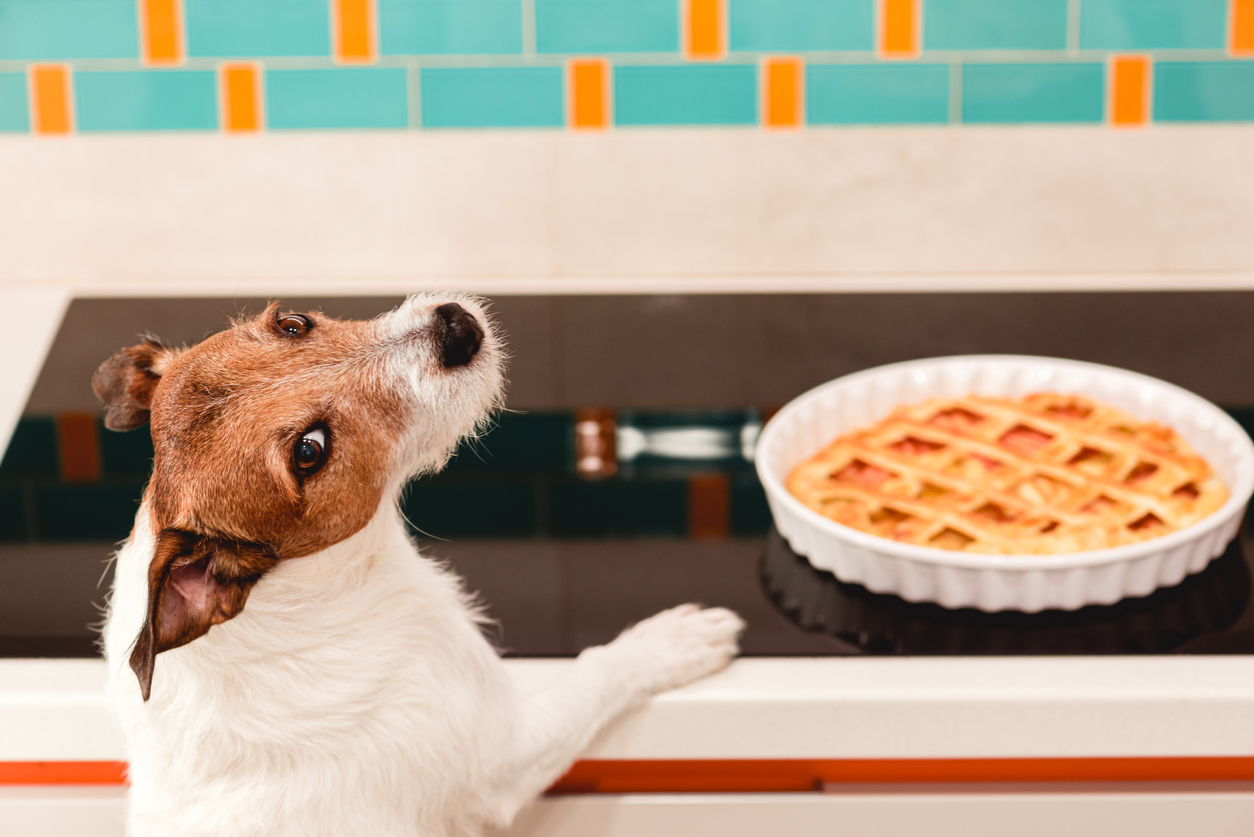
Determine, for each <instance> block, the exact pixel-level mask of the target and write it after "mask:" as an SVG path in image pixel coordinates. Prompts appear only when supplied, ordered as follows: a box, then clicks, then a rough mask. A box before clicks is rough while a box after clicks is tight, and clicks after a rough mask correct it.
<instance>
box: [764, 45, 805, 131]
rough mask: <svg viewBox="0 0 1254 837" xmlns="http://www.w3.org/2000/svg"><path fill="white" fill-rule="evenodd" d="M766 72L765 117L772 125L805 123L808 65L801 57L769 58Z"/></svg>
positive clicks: (779, 126)
mask: <svg viewBox="0 0 1254 837" xmlns="http://www.w3.org/2000/svg"><path fill="white" fill-rule="evenodd" d="M763 75H764V79H765V80H764V92H765V98H766V102H765V106H764V107H763V108H762V114H763V120H764V122H765V124H766V126H767V127H768V128H797V127H800V125H801V102H802V95H803V90H802V87H803V84H804V82H803V79H804V78H805V73H804V65H803V64H802V62H801V59H800V58H768V59H766V65H765V72H764V73H763Z"/></svg>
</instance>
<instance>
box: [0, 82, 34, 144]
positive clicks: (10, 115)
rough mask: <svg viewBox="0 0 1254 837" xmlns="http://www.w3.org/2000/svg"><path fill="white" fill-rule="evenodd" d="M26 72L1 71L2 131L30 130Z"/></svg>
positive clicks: (0, 129)
mask: <svg viewBox="0 0 1254 837" xmlns="http://www.w3.org/2000/svg"><path fill="white" fill-rule="evenodd" d="M29 130H30V105H29V104H28V103H27V101H26V74H25V73H0V131H29Z"/></svg>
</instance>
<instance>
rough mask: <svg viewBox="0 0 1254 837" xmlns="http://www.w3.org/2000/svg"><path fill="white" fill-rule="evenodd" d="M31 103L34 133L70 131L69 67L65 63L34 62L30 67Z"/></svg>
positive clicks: (63, 132)
mask: <svg viewBox="0 0 1254 837" xmlns="http://www.w3.org/2000/svg"><path fill="white" fill-rule="evenodd" d="M30 79H31V105H32V108H33V110H34V119H33V120H32V122H34V124H35V133H37V134H68V133H69V132H70V123H71V117H70V114H71V111H70V68H69V67H67V66H66V65H64V64H34V65H32V66H31V68H30Z"/></svg>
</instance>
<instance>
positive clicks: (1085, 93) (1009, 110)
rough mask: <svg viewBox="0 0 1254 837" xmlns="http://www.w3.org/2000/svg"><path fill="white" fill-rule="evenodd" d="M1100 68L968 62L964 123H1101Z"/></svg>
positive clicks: (1102, 74)
mask: <svg viewBox="0 0 1254 837" xmlns="http://www.w3.org/2000/svg"><path fill="white" fill-rule="evenodd" d="M1105 78H1106V68H1105V66H1104V65H1102V64H1071V63H1059V64H966V65H964V66H963V68H962V121H963V122H1101V121H1102V118H1103V115H1104V112H1105Z"/></svg>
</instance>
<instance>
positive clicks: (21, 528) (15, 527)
mask: <svg viewBox="0 0 1254 837" xmlns="http://www.w3.org/2000/svg"><path fill="white" fill-rule="evenodd" d="M28 536H29V533H28V532H27V531H26V491H25V489H23V488H22V487H21V486H20V485H5V486H0V543H15V542H17V541H24V540H26V539H27V537H28Z"/></svg>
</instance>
